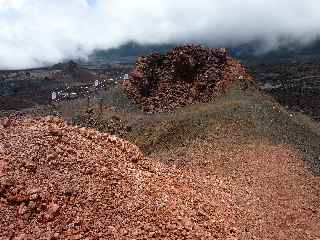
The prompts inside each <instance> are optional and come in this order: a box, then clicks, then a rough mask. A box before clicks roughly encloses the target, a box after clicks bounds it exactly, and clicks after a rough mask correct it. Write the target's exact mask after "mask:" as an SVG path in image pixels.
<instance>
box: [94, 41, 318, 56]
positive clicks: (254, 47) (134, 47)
mask: <svg viewBox="0 0 320 240" xmlns="http://www.w3.org/2000/svg"><path fill="white" fill-rule="evenodd" d="M175 46H176V45H175V44H154V45H141V44H138V43H135V42H129V43H127V44H124V45H122V46H121V47H119V48H112V49H110V50H107V51H106V50H97V51H95V52H94V53H93V54H92V55H91V56H90V58H91V59H102V60H105V61H121V60H123V59H130V61H134V60H135V57H137V56H143V55H148V54H150V53H152V52H160V53H164V52H167V51H168V50H169V49H171V48H173V47H175ZM224 47H228V46H224ZM229 51H230V54H231V55H232V56H233V57H236V58H239V59H243V60H252V59H271V60H272V59H279V58H293V57H297V56H310V55H311V56H320V40H317V41H315V42H313V43H312V44H310V45H308V46H301V45H300V44H299V43H297V42H291V43H290V44H282V46H281V47H279V48H277V49H275V50H272V51H267V52H266V51H265V50H263V47H262V43H261V42H259V41H256V42H251V43H248V44H243V45H240V46H237V47H232V48H229ZM128 57H133V58H128Z"/></svg>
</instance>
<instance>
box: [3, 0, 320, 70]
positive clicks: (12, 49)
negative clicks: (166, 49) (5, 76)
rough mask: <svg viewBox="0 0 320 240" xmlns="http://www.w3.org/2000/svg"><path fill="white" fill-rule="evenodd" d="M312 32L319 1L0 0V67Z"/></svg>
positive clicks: (318, 23)
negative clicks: (135, 45) (116, 50)
mask: <svg viewBox="0 0 320 240" xmlns="http://www.w3.org/2000/svg"><path fill="white" fill-rule="evenodd" d="M319 33H320V2H319V1H318V0H304V1H301V0H269V1H265V0H224V1H221V0H197V1H194V0H135V1H132V0H94V1H92V0H90V1H89V0H88V1H87V0H68V1H66V0H0V68H25V67H35V66H41V65H46V64H52V63H56V62H59V61H62V60H64V59H67V58H78V57H80V58H85V57H86V56H87V55H88V54H90V53H91V52H92V51H93V50H95V49H98V48H99V49H109V48H111V47H117V46H119V45H121V44H124V43H126V42H128V41H136V42H139V43H143V44H144V43H171V42H172V43H176V42H191V41H196V42H204V43H209V44H212V45H228V46H229V45H238V44H244V43H248V42H250V41H254V40H259V41H262V42H263V43H264V46H265V47H266V48H275V47H277V46H278V45H279V44H280V43H283V39H289V40H290V41H300V42H301V43H304V44H307V43H308V42H310V41H312V40H314V39H315V38H317V37H318V34H319Z"/></svg>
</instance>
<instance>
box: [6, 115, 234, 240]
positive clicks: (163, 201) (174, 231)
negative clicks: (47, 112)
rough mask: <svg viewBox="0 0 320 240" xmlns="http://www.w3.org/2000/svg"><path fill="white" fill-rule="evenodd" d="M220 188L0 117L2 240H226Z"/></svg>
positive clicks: (49, 123)
mask: <svg viewBox="0 0 320 240" xmlns="http://www.w3.org/2000/svg"><path fill="white" fill-rule="evenodd" d="M223 189H224V186H223V184H222V183H221V182H220V181H219V180H217V179H216V178H215V177H214V176H209V175H206V174H203V173H201V172H198V171H190V172H187V171H181V170H177V169H175V168H168V167H165V166H164V165H162V164H160V163H157V162H155V161H149V160H148V159H145V158H144V157H143V155H142V154H141V152H140V151H139V149H138V148H137V147H136V146H134V145H132V144H130V143H128V142H126V141H124V140H121V139H119V138H117V137H114V136H110V135H108V134H101V133H99V132H97V131H94V130H88V129H83V128H79V127H73V126H68V125H67V124H66V123H64V122H63V121H61V120H59V119H55V118H49V117H47V118H38V119H32V118H20V119H19V118H13V119H10V120H8V119H2V120H0V236H1V237H0V239H150V238H155V239H228V237H232V235H234V234H236V233H235V230H234V228H233V225H234V224H235V222H236V219H235V214H234V213H233V211H234V209H236V207H235V206H234V204H233V202H234V201H233V200H232V197H231V196H230V195H229V194H228V193H226V192H225V191H224V190H223Z"/></svg>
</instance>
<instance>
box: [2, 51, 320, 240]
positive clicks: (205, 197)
mask: <svg viewBox="0 0 320 240" xmlns="http://www.w3.org/2000/svg"><path fill="white" fill-rule="evenodd" d="M319 93H320V60H317V59H312V60H311V59H308V58H300V59H284V60H282V61H280V62H279V61H247V60H243V59H239V60H237V59H235V58H233V57H232V56H231V55H230V54H229V52H228V49H224V48H219V49H211V48H207V47H204V46H200V45H182V46H177V47H175V48H173V49H171V50H169V51H168V52H166V53H152V54H150V55H147V56H140V57H139V58H137V59H136V62H135V63H133V62H125V63H124V62H116V63H115V62H108V63H106V62H100V61H91V62H87V63H83V62H73V61H70V62H65V63H60V64H56V65H54V66H52V67H47V68H41V69H28V70H19V71H13V70H12V71H4V70H3V71H0V117H1V118H0V239H87V240H89V239H92V240H93V239H229V240H231V239H232V240H235V239H283V240H287V239H296V240H300V239H310V240H316V239H320V210H319V209H320V123H319V120H320V110H319V104H320V94H319Z"/></svg>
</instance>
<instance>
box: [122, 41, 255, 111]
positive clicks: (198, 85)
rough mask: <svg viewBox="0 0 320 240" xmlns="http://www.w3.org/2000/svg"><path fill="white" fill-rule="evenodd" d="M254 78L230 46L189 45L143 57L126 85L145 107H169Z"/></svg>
mask: <svg viewBox="0 0 320 240" xmlns="http://www.w3.org/2000/svg"><path fill="white" fill-rule="evenodd" d="M239 79H241V80H242V79H245V80H246V81H251V80H252V79H251V77H250V76H249V75H248V74H247V72H246V69H245V68H244V67H243V66H242V65H241V64H240V63H239V62H237V61H236V60H234V59H232V58H231V57H230V56H228V53H227V50H226V49H224V48H221V49H209V48H205V47H202V46H199V45H186V46H180V47H176V48H174V49H172V50H171V51H169V52H168V53H167V54H166V55H161V54H158V53H154V54H151V55H150V56H146V57H140V58H139V59H138V61H137V63H136V66H135V69H134V70H133V71H132V72H131V74H130V78H129V80H128V81H126V82H125V83H124V84H125V88H126V89H127V92H128V95H129V97H131V98H132V99H133V100H134V101H135V102H136V103H137V104H139V105H140V106H141V108H142V109H143V110H144V111H149V112H154V111H170V110H174V109H175V108H177V107H179V106H184V105H187V104H192V103H196V102H208V101H210V100H212V99H213V98H214V97H216V96H217V95H219V94H220V93H221V92H222V91H223V90H224V89H225V88H226V87H227V86H228V85H229V84H230V83H231V82H234V81H236V80H239Z"/></svg>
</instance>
